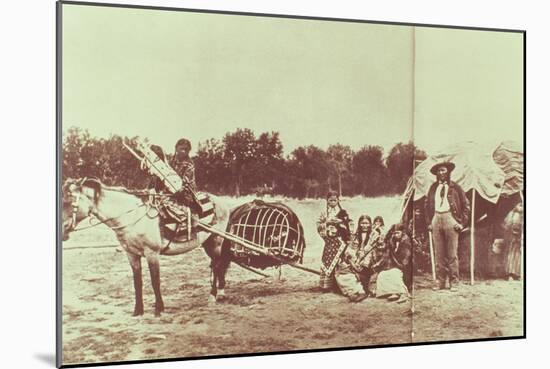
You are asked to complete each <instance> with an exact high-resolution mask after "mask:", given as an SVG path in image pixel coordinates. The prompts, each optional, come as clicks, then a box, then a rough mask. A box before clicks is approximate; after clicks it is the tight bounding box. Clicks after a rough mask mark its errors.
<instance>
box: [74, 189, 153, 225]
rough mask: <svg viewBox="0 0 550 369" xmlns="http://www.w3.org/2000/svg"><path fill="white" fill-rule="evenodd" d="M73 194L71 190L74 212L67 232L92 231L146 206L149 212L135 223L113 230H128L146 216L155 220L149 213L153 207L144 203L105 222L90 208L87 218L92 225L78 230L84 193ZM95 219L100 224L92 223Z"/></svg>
mask: <svg viewBox="0 0 550 369" xmlns="http://www.w3.org/2000/svg"><path fill="white" fill-rule="evenodd" d="M84 181H85V179H84V180H83V181H81V183H83V182H84ZM78 187H80V188H82V185H79V186H78ZM73 192H74V191H71V190H69V193H70V194H71V197H72V198H73V201H72V202H71V208H72V212H71V223H70V224H69V226H68V227H67V229H66V232H67V233H69V232H71V233H72V232H78V231H83V230H85V229H90V228H93V227H97V226H98V225H101V224H105V223H106V222H108V221H111V220H116V219H118V218H120V217H122V216H124V215H127V214H130V213H132V212H134V211H136V210H138V209H140V208H142V207H144V206H146V207H147V210H146V211H145V213H144V214H143V215H142V216H141V217H139V218H138V219H137V220H135V221H132V222H130V223H129V224H125V225H121V226H116V227H110V228H111V229H113V230H117V229H122V228H126V227H129V226H132V225H134V224H136V223H137V222H139V221H140V220H142V219H143V218H144V217H145V216H148V217H150V218H154V217H152V216H150V215H149V211H150V209H151V206H150V204H148V203H143V204H141V205H139V206H138V207H136V208H133V209H130V210H128V211H125V212H124V213H122V214H120V215H117V216H115V217H111V218H107V219H104V220H101V219H99V217H98V216H97V215H96V214H94V212H93V207H92V206H90V207H89V209H88V214H87V216H86V218H89V220H90V225H88V226H85V227H80V228H76V226H77V220H76V216H77V214H78V203H79V201H80V198H81V196H82V193H81V192H79V191H77V192H76V193H75V194H74V195H73ZM93 218H96V219H97V220H99V221H98V222H95V223H92V219H93ZM83 219H85V218H83Z"/></svg>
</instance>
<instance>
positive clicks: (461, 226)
mask: <svg viewBox="0 0 550 369" xmlns="http://www.w3.org/2000/svg"><path fill="white" fill-rule="evenodd" d="M57 17H58V18H57V22H58V23H57V27H58V40H57V42H58V45H57V46H58V55H57V58H58V59H57V67H58V88H59V90H58V102H57V103H58V113H59V114H58V122H57V124H58V135H59V138H58V141H59V147H58V160H59V163H58V165H59V167H60V173H59V178H58V193H59V201H58V206H59V209H58V229H59V242H58V245H57V248H58V249H57V262H58V265H57V267H58V276H59V278H58V285H57V287H58V291H57V292H58V305H57V309H58V312H57V313H58V322H57V330H58V332H57V333H58V342H57V365H58V366H76V365H83V364H105V363H115V362H125V363H126V362H127V363H131V362H143V361H155V360H166V359H170V360H185V359H190V358H209V357H226V356H234V355H255V354H265V353H273V354H275V353H292V352H304V351H311V350H317V351H318V350H331V349H342V348H350V349H351V348H359V347H360V348H369V347H381V346H391V345H412V344H421V343H436V342H440V343H443V342H457V341H472V340H487V339H505V338H506V339H507V338H524V337H525V324H524V322H525V310H524V308H525V297H524V296H525V265H524V264H525V252H524V250H525V244H524V239H525V224H524V198H525V189H524V140H525V138H524V130H525V125H524V116H525V115H524V114H525V113H524V109H525V107H524V95H525V92H524V83H525V81H524V71H525V65H524V57H525V55H524V50H525V49H524V43H525V32H524V31H522V30H501V29H482V28H461V27H446V26H432V25H422V24H399V23H389V22H374V21H366V20H351V19H347V20H346V19H329V18H323V19H321V18H313V17H296V16H295V17H293V16H280V15H277V16H275V15H270V14H245V13H230V12H214V11H198V10H190V9H185V10H184V9H174V8H153V7H137V6H126V5H125V6H122V5H121V6H105V5H103V6H102V5H99V4H89V3H88V4H87V3H78V2H63V1H61V2H58V3H57Z"/></svg>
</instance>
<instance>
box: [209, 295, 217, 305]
mask: <svg viewBox="0 0 550 369" xmlns="http://www.w3.org/2000/svg"><path fill="white" fill-rule="evenodd" d="M208 302H209V303H214V302H216V296H214V295H209V296H208Z"/></svg>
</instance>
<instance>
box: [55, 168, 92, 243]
mask: <svg viewBox="0 0 550 369" xmlns="http://www.w3.org/2000/svg"><path fill="white" fill-rule="evenodd" d="M100 191H101V182H100V181H99V180H97V179H94V178H83V179H79V180H71V179H69V180H67V181H66V182H65V184H64V185H63V188H62V192H63V204H62V207H63V208H62V216H63V234H62V237H63V241H66V240H68V239H69V234H70V233H71V232H72V231H74V229H75V228H76V225H77V224H78V223H79V222H80V221H81V220H82V219H84V218H86V217H88V216H89V215H90V213H91V212H92V210H93V209H94V206H95V204H96V202H97V198H98V196H99V194H100Z"/></svg>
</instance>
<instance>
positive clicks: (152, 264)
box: [145, 251, 164, 316]
mask: <svg viewBox="0 0 550 369" xmlns="http://www.w3.org/2000/svg"><path fill="white" fill-rule="evenodd" d="M158 256H159V254H158V253H155V252H153V251H150V252H146V253H145V257H146V259H147V264H148V266H149V273H150V274H151V284H152V285H153V291H154V292H155V316H160V313H162V312H163V311H164V302H163V301H162V294H161V292H160V263H159V257H158Z"/></svg>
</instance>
